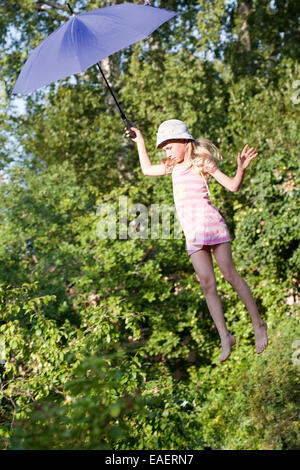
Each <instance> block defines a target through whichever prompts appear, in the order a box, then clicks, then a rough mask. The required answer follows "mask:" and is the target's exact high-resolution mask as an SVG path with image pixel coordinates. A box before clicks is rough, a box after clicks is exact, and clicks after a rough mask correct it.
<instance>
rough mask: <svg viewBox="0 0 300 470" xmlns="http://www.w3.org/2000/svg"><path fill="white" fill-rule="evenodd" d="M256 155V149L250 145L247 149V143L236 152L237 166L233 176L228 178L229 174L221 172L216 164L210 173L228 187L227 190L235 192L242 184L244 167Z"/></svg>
mask: <svg viewBox="0 0 300 470" xmlns="http://www.w3.org/2000/svg"><path fill="white" fill-rule="evenodd" d="M257 155H258V153H257V152H256V149H255V148H254V147H251V148H250V149H249V150H248V144H246V145H245V147H244V148H243V151H242V153H241V154H240V153H239V154H238V160H237V163H238V168H237V172H236V175H235V177H234V178H229V176H227V175H225V173H222V171H220V170H219V168H217V167H216V166H215V167H214V169H213V171H212V172H211V173H210V174H211V175H212V176H213V177H214V178H215V179H216V180H217V181H218V183H220V184H221V185H222V186H224V187H225V188H227V189H229V191H232V192H237V191H238V190H239V189H240V187H241V185H242V182H243V179H244V175H245V171H246V168H247V167H248V166H249V164H250V162H251V161H252V160H253V159H254V158H255V157H256V156H257Z"/></svg>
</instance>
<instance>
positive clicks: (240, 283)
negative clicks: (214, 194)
mask: <svg viewBox="0 0 300 470" xmlns="http://www.w3.org/2000/svg"><path fill="white" fill-rule="evenodd" d="M212 248H213V251H214V256H215V259H216V262H217V264H218V266H219V268H220V270H221V272H222V274H223V276H224V278H225V279H226V281H228V282H229V283H230V284H231V285H232V287H233V288H234V290H235V291H236V292H237V293H238V295H239V296H240V298H241V300H242V302H243V303H244V305H245V307H246V309H247V310H248V312H249V314H250V316H251V320H252V325H253V329H254V335H255V344H256V352H257V353H258V354H260V353H262V352H263V350H264V349H265V348H266V347H267V345H268V336H267V324H266V323H265V322H264V321H263V320H262V318H261V317H260V315H259V312H258V309H257V305H256V303H255V300H254V298H253V295H252V293H251V290H250V288H249V286H248V284H247V283H246V282H245V281H244V279H243V278H242V277H241V276H240V275H239V273H238V272H237V270H236V269H235V266H234V263H233V260H232V253H231V246H230V242H226V243H220V244H218V245H213V247H212Z"/></svg>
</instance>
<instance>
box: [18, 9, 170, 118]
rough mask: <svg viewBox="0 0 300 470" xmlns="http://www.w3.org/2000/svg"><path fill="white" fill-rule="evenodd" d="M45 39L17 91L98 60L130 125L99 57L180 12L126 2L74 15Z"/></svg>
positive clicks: (27, 65) (28, 63)
mask: <svg viewBox="0 0 300 470" xmlns="http://www.w3.org/2000/svg"><path fill="white" fill-rule="evenodd" d="M68 6H69V9H70V11H71V13H72V17H71V18H70V19H69V20H68V21H66V22H65V23H64V24H63V25H62V26H60V27H59V28H57V29H56V30H55V31H54V32H53V33H52V34H50V35H49V36H48V37H47V38H46V39H44V41H42V42H41V43H40V44H39V45H38V46H37V47H36V48H35V49H34V50H33V52H32V53H31V54H30V56H29V57H28V59H27V61H26V62H25V64H24V66H23V68H22V70H21V72H20V75H19V77H18V79H17V81H16V84H15V86H14V89H13V93H22V94H25V95H26V94H28V93H31V92H32V91H34V90H36V89H38V88H41V87H42V86H45V85H48V84H49V83H51V82H54V81H56V80H59V79H61V78H65V77H67V76H69V75H72V74H74V73H79V72H84V71H85V70H86V69H87V68H88V67H90V66H92V65H94V64H97V66H98V68H99V70H100V72H101V74H102V76H103V78H104V80H105V83H106V85H107V86H108V88H109V90H110V92H111V94H112V96H113V99H114V101H115V103H116V105H117V107H118V109H119V111H120V114H121V117H122V119H123V120H124V122H125V125H126V126H127V127H128V126H130V121H128V120H127V118H126V116H125V114H124V112H123V111H122V109H121V107H120V105H119V103H118V101H117V99H116V97H115V95H114V93H113V90H112V89H111V87H110V86H109V84H108V82H107V80H106V78H105V76H104V73H103V71H102V69H101V67H100V64H99V61H100V60H102V59H104V58H105V57H108V56H110V55H111V54H113V53H114V52H117V51H119V50H121V49H123V48H125V47H127V46H129V45H131V44H134V43H135V42H137V41H140V40H142V39H145V38H146V37H148V36H149V35H150V34H151V33H152V32H153V31H154V30H155V29H157V28H158V27H159V26H160V25H161V24H163V23H165V22H166V21H168V20H170V19H171V18H173V17H174V16H175V15H176V14H177V13H175V12H173V11H169V10H165V9H162V8H156V7H152V6H151V5H148V4H147V5H136V4H132V3H123V4H119V5H113V6H109V7H105V8H100V9H98V10H92V11H89V12H87V13H81V14H79V15H74V13H73V11H72V9H71V7H70V5H69V4H68Z"/></svg>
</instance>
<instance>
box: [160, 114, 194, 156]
mask: <svg viewBox="0 0 300 470" xmlns="http://www.w3.org/2000/svg"><path fill="white" fill-rule="evenodd" d="M171 139H187V140H195V139H194V137H193V136H192V135H191V134H190V132H189V130H188V127H187V125H186V124H185V123H184V122H183V121H179V119H169V120H168V121H164V122H162V123H161V125H160V126H159V128H158V131H157V134H156V148H157V149H158V148H160V146H161V144H163V143H164V142H165V141H166V140H171Z"/></svg>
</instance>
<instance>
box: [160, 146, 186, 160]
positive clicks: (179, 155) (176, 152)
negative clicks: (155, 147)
mask: <svg viewBox="0 0 300 470" xmlns="http://www.w3.org/2000/svg"><path fill="white" fill-rule="evenodd" d="M161 148H162V150H164V151H165V152H166V155H167V158H169V157H170V158H171V160H172V161H174V162H175V163H181V162H183V160H184V156H185V149H186V142H185V141H184V140H167V141H166V142H165V143H164V144H163V145H162V147H161Z"/></svg>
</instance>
